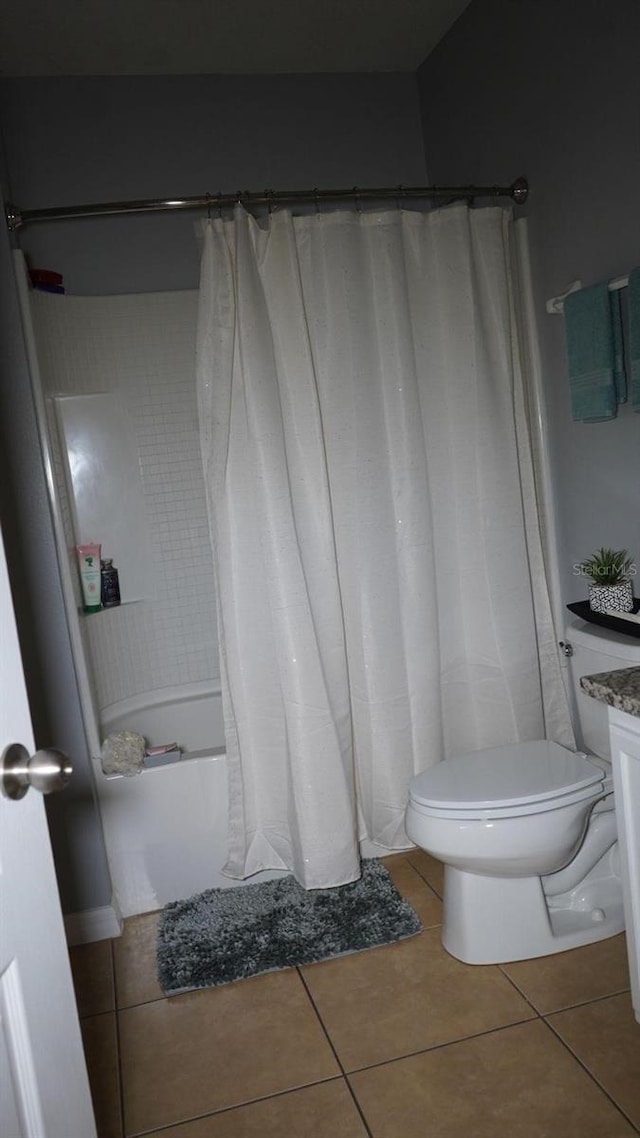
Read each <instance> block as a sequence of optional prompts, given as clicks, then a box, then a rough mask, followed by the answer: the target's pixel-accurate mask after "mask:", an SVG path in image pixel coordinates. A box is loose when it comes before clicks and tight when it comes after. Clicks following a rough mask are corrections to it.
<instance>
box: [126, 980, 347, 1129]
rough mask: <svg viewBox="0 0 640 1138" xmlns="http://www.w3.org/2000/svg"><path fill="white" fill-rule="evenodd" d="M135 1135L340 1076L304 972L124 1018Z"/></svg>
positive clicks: (159, 1004) (134, 1011)
mask: <svg viewBox="0 0 640 1138" xmlns="http://www.w3.org/2000/svg"><path fill="white" fill-rule="evenodd" d="M119 1019H120V1045H121V1056H122V1077H123V1096H124V1110H125V1131H126V1133H127V1134H137V1133H138V1132H139V1131H142V1130H152V1129H154V1128H156V1129H157V1128H158V1127H161V1126H168V1125H169V1124H171V1123H176V1122H184V1121H187V1120H188V1119H192V1118H197V1117H198V1116H199V1115H202V1114H207V1113H208V1112H211V1111H214V1110H222V1109H224V1108H225V1107H231V1106H237V1105H240V1104H241V1103H245V1102H249V1101H251V1100H252V1099H256V1098H262V1097H265V1096H267V1095H270V1094H276V1093H277V1092H279V1091H287V1090H293V1089H294V1088H296V1087H300V1086H304V1085H305V1084H308V1083H314V1082H319V1081H321V1080H323V1079H328V1078H332V1077H333V1076H335V1075H337V1074H339V1067H338V1064H337V1063H336V1061H335V1058H334V1056H333V1054H332V1052H331V1048H330V1047H329V1044H328V1043H327V1040H326V1038H325V1035H324V1032H323V1031H322V1027H321V1025H320V1024H319V1022H318V1019H317V1017H316V1015H315V1012H314V1010H313V1008H312V1006H311V1003H310V1001H309V999H308V997H307V994H306V992H305V989H304V986H303V984H302V982H301V980H300V977H299V975H298V973H297V971H296V970H295V969H289V970H287V971H284V972H274V973H271V974H269V975H267V976H256V977H253V978H252V979H250V980H243V981H240V982H238V983H236V984H227V985H225V986H224V987H221V988H208V989H206V990H205V991H201V992H191V993H188V994H187V995H184V996H175V997H174V998H173V999H170V1000H166V999H165V1000H158V1001H156V1002H154V1003H149V1004H141V1005H139V1006H138V1007H133V1008H127V1009H125V1010H124V1011H121V1012H120V1015H119Z"/></svg>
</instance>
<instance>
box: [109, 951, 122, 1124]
mask: <svg viewBox="0 0 640 1138" xmlns="http://www.w3.org/2000/svg"><path fill="white" fill-rule="evenodd" d="M111 975H112V980H113V1002H114V1004H115V1017H116V1059H117V1068H118V1108H119V1114H120V1133H121V1134H122V1135H123V1138H124V1132H125V1131H124V1079H123V1071H122V1050H121V1047H120V1013H119V1011H118V980H117V974H116V954H115V948H114V944H113V940H112V941H111Z"/></svg>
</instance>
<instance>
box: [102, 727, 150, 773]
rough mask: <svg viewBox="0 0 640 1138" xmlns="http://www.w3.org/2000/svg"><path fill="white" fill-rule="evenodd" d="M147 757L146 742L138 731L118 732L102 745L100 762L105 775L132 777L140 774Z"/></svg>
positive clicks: (108, 737)
mask: <svg viewBox="0 0 640 1138" xmlns="http://www.w3.org/2000/svg"><path fill="white" fill-rule="evenodd" d="M144 756H145V741H144V739H143V737H142V735H138V733H137V731H118V733H117V735H108V736H107V738H106V739H105V741H104V743H103V744H102V751H101V753H100V762H101V763H102V769H103V771H104V773H105V774H122V775H125V777H130V776H131V775H134V774H139V773H140V771H141V770H142V763H143V761H144Z"/></svg>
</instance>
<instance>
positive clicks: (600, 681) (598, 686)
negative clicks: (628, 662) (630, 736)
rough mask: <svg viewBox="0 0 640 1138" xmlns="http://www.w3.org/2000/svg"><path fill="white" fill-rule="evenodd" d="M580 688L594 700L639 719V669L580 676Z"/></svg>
mask: <svg viewBox="0 0 640 1138" xmlns="http://www.w3.org/2000/svg"><path fill="white" fill-rule="evenodd" d="M580 687H581V688H582V690H583V691H585V692H586V693H587V695H590V696H593V698H594V699H599V700H601V702H602V703H608V704H609V705H610V706H611V707H617V708H618V711H626V712H627V713H628V714H629V715H637V716H639V717H640V668H616V670H615V671H614V672H597V673H596V675H595V676H582V678H581V680H580Z"/></svg>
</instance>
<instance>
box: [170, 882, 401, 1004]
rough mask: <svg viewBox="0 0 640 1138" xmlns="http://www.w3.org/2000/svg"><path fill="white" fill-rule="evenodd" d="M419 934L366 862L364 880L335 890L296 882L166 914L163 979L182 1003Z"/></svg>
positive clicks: (210, 895) (204, 896)
mask: <svg viewBox="0 0 640 1138" xmlns="http://www.w3.org/2000/svg"><path fill="white" fill-rule="evenodd" d="M421 927H422V926H421V924H420V921H419V919H418V917H417V916H416V914H415V912H414V911H413V909H412V908H411V906H410V905H409V904H408V903H407V902H406V901H403V900H402V898H401V897H400V895H399V893H398V891H397V890H396V888H395V886H394V885H393V882H392V881H391V878H390V877H389V874H388V873H387V870H386V869H385V867H384V866H383V865H382V864H381V863H380V862H379V861H373V860H372V861H369V860H367V861H364V862H363V863H362V877H361V878H360V880H359V881H354V882H352V883H351V884H350V885H340V886H338V888H336V889H310V890H305V889H303V888H302V886H301V885H298V883H297V881H296V880H295V878H293V877H283V878H280V879H279V880H277V881H265V882H261V883H260V884H259V885H243V886H240V887H238V888H231V889H207V890H206V891H205V892H204V893H198V894H196V896H195V897H190V898H189V899H188V900H187V901H173V902H172V903H171V904H169V905H166V906H165V908H164V909H163V911H162V916H161V917H160V924H159V927H158V945H157V952H158V977H159V980H160V984H161V986H162V988H163V989H164V991H165V993H166V995H177V994H178V993H179V992H185V991H191V990H193V989H194V988H208V987H211V986H215V985H218V984H228V983H229V982H230V981H231V980H241V979H244V978H245V977H246V976H257V975H259V974H260V973H261V972H272V971H274V970H275V969H278V968H290V967H291V966H292V965H296V964H314V963H315V962H316V961H318V960H327V959H328V958H329V957H332V956H343V955H345V954H346V953H350V952H360V951H361V949H364V948H374V947H375V946H376V945H381V944H389V943H390V942H391V941H394V940H402V939H404V938H405V937H408V936H413V935H414V933H418V932H420V929H421Z"/></svg>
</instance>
